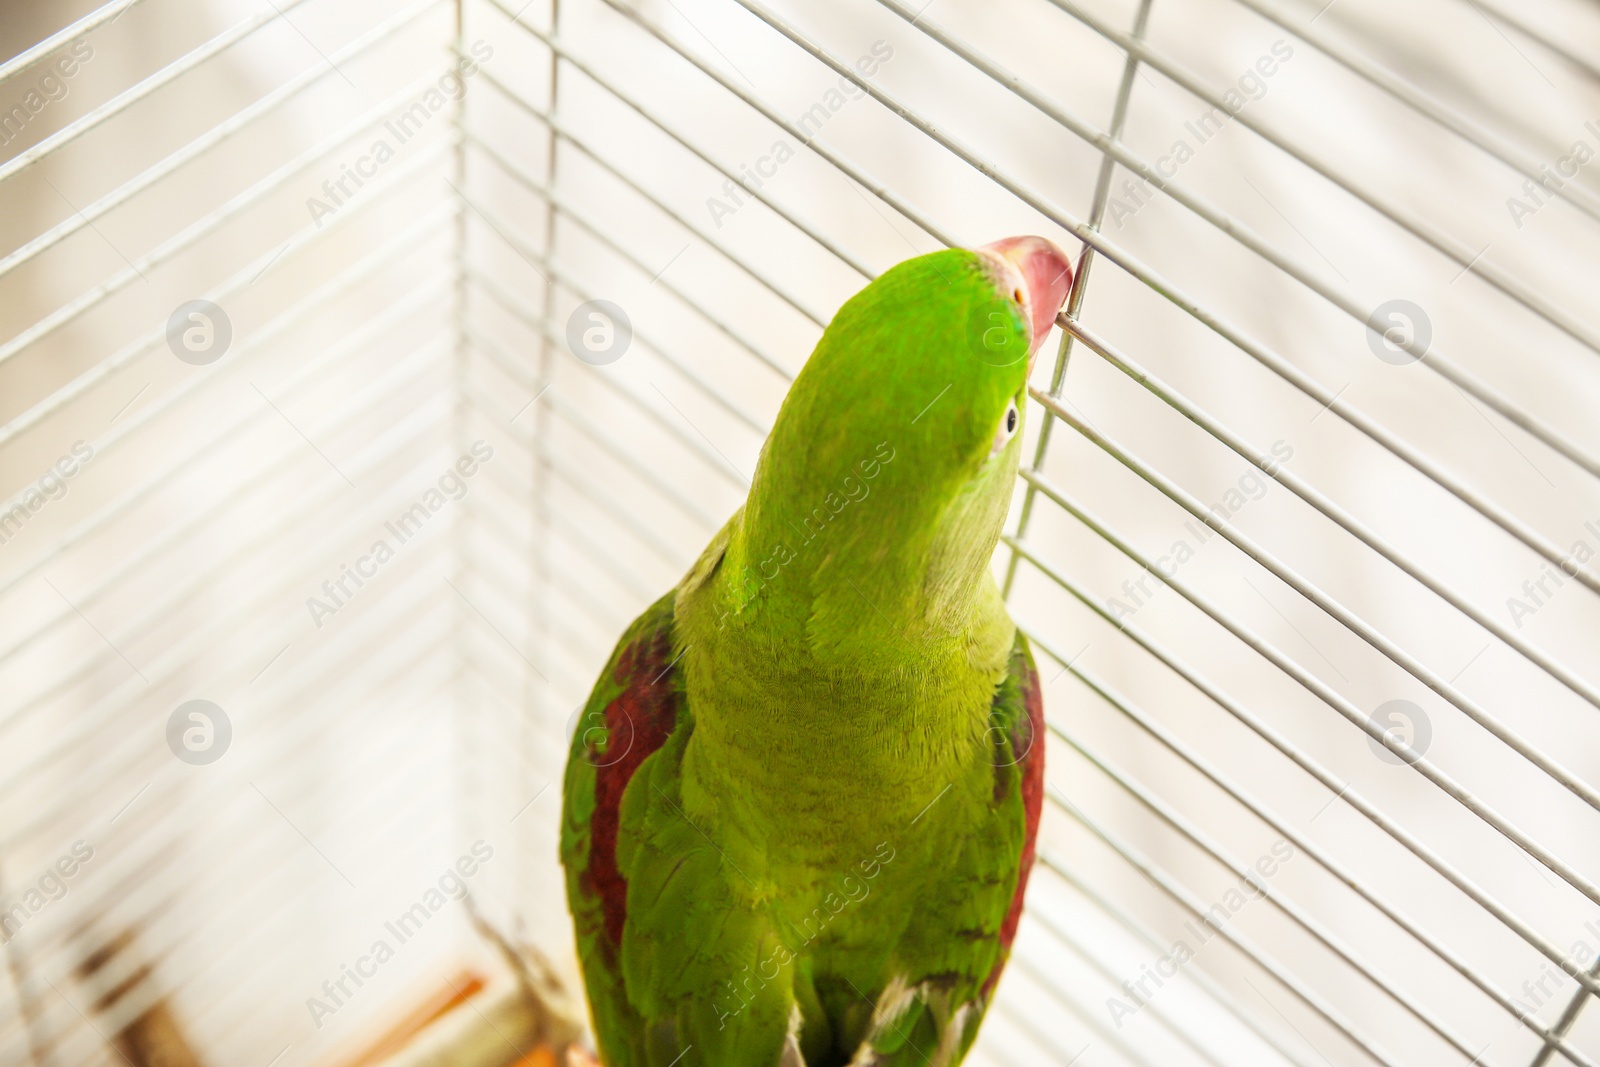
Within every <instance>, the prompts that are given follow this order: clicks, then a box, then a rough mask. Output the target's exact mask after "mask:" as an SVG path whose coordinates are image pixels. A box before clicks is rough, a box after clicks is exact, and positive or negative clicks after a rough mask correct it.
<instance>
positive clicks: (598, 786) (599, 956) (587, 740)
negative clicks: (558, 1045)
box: [561, 593, 689, 1067]
mask: <svg viewBox="0 0 1600 1067" xmlns="http://www.w3.org/2000/svg"><path fill="white" fill-rule="evenodd" d="M672 609H673V595H672V594H670V593H669V594H667V595H666V596H664V597H662V598H661V599H660V600H658V601H656V602H655V603H654V604H652V605H651V606H650V607H649V608H648V609H646V611H645V612H644V614H643V615H641V616H639V618H638V619H636V620H635V621H634V623H633V625H632V626H630V627H629V628H628V630H627V632H626V633H624V634H623V635H622V638H621V640H619V641H618V642H617V646H616V649H615V651H613V652H612V654H611V661H610V662H609V663H607V664H606V667H605V670H604V671H602V672H601V674H600V678H599V680H598V681H596V683H595V687H594V690H593V691H592V692H591V693H590V695H589V700H588V703H587V704H586V705H585V706H584V708H583V713H582V716H581V717H580V718H579V720H578V724H577V728H576V730H575V731H574V733H573V736H572V748H571V752H570V754H569V756H568V759H567V770H566V779H565V782H564V783H563V794H564V804H563V809H562V827H561V863H562V866H563V867H565V868H566V873H567V900H568V903H569V905H570V906H571V908H572V915H573V923H574V926H575V927H576V933H577V941H578V955H579V957H580V959H581V960H582V963H583V972H584V984H585V986H586V987H587V991H588V994H589V1010H590V1013H591V1016H592V1018H593V1021H594V1027H595V1037H596V1039H597V1040H598V1041H599V1044H600V1049H601V1053H602V1055H603V1056H605V1057H606V1058H607V1062H609V1063H612V1064H614V1065H616V1067H643V1065H645V1064H648V1063H650V1062H651V1060H650V1058H649V1056H648V1054H647V1050H646V1048H645V1047H644V1043H645V1031H646V1029H647V1028H646V1025H645V1020H644V1019H643V1018H642V1017H641V1016H640V1014H639V1012H638V1009H637V1008H636V1007H635V1006H634V1005H633V1004H632V1003H631V1002H630V1001H629V999H628V995H627V989H626V986H625V984H624V981H623V975H622V935H623V928H624V924H625V922H626V919H627V893H628V883H627V880H626V878H625V877H624V876H623V874H622V869H621V867H619V865H618V860H617V838H618V831H619V829H620V826H621V817H622V797H623V793H624V792H625V791H626V789H627V787H628V783H629V782H630V781H632V780H633V777H634V774H635V773H636V772H637V771H638V770H639V767H640V765H641V764H642V763H644V761H645V760H646V759H647V758H648V757H649V756H651V755H652V754H653V753H655V752H656V751H658V750H659V749H660V748H661V747H662V745H663V744H665V743H666V741H667V739H668V738H669V737H671V736H672V734H673V731H674V730H675V729H676V728H677V727H678V726H679V720H680V715H679V712H680V707H681V705H682V704H683V703H684V696H683V692H682V686H681V684H680V683H679V681H678V678H677V677H676V673H677V672H676V663H675V660H674V653H673V651H672V644H673V642H672V614H673V610H672ZM685 720H686V717H685ZM684 727H685V729H688V728H689V727H688V723H687V721H685V722H684Z"/></svg>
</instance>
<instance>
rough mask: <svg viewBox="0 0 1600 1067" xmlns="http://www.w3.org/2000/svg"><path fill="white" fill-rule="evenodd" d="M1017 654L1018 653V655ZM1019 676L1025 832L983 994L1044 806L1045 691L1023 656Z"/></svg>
mask: <svg viewBox="0 0 1600 1067" xmlns="http://www.w3.org/2000/svg"><path fill="white" fill-rule="evenodd" d="M1019 658H1020V657H1019ZM1022 664H1023V671H1022V677H1021V678H1020V679H1019V680H1018V682H1019V688H1020V690H1021V696H1022V703H1023V706H1024V707H1025V708H1026V709H1027V715H1026V716H1018V717H1017V721H1016V722H1015V723H1014V724H1013V727H1012V734H1011V751H1013V752H1021V753H1023V756H1022V759H1021V769H1022V782H1021V787H1022V811H1023V818H1024V820H1025V822H1024V836H1023V839H1022V856H1021V858H1020V860H1019V863H1018V870H1017V888H1016V891H1015V892H1014V893H1012V895H1011V907H1010V908H1009V909H1007V911H1006V917H1005V921H1004V922H1003V923H1001V925H1000V956H999V958H998V959H997V960H996V961H995V966H994V970H992V971H990V972H989V977H988V978H986V979H985V980H984V983H983V995H984V997H985V998H987V997H988V996H989V993H990V991H991V990H992V989H993V988H994V984H995V983H996V982H998V981H999V980H1000V971H1001V969H1002V968H1003V967H1004V966H1005V961H1006V958H1007V957H1008V956H1010V954H1011V942H1012V939H1014V938H1015V937H1016V936H1017V923H1018V922H1019V921H1020V920H1021V919H1022V898H1023V895H1024V894H1025V893H1026V892H1027V889H1028V875H1029V874H1030V873H1031V872H1032V871H1033V855H1034V844H1035V842H1036V841H1037V839H1038V836H1039V812H1040V810H1041V808H1042V807H1043V806H1044V749H1045V744H1044V739H1045V732H1044V693H1043V692H1042V691H1041V690H1040V689H1039V672H1038V671H1036V670H1034V669H1033V666H1032V664H1030V663H1028V662H1027V660H1026V659H1025V658H1024V659H1023V660H1022Z"/></svg>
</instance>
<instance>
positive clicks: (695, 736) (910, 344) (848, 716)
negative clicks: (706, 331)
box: [561, 237, 1072, 1067]
mask: <svg viewBox="0 0 1600 1067" xmlns="http://www.w3.org/2000/svg"><path fill="white" fill-rule="evenodd" d="M1071 277H1072V274H1071V268H1070V266H1069V264H1068V262H1067V259H1066V257H1065V255H1064V254H1063V253H1062V252H1061V250H1060V249H1058V248H1056V246H1055V245H1053V244H1051V243H1050V242H1049V241H1046V240H1045V239H1043V238H1040V237H1017V238H1009V239H1007V240H1004V241H999V242H996V243H994V244H992V245H987V246H985V247H983V248H981V249H977V250H969V249H950V250H947V251H943V252H935V253H933V254H931V255H925V256H919V257H917V258H915V259H911V260H908V261H906V262H904V263H901V264H899V265H898V266H896V267H894V268H893V269H891V270H889V271H887V272H886V273H884V274H883V275H882V276H880V277H879V278H877V279H876V280H875V281H873V282H872V283H871V284H870V285H868V286H867V287H866V288H864V289H863V290H861V292H859V293H857V294H856V295H855V296H853V297H851V298H850V300H848V301H847V302H846V303H845V304H844V306H843V307H841V308H840V309H839V312H838V314H837V315H835V316H834V319H833V321H832V322H831V323H830V324H829V325H828V327H827V329H826V331H825V332H824V333H823V336H822V339H821V340H820V341H819V342H818V344H817V347H816V349H815V351H814V352H813V353H812V355H811V358H810V360H809V361H808V362H807V363H806V365H805V367H804V369H803V370H802V371H801V373H800V375H799V377H797V378H796V379H795V382H794V385H793V387H792V388H791V389H790V391H789V395H788V397H787V398H786V399H785V400H784V403H783V407H782V409H781V410H780V411H779V413H778V418H777V422H776V424H775V425H774V426H773V429H772V433H771V435H770V437H769V438H768V440H767V442H766V445H765V447H764V449H763V451H762V454H761V459H760V462H759V465H758V467H757V470H756V475H755V479H754V482H753V484H752V486H751V489H750V494H749V497H748V498H747V500H746V501H745V504H744V506H743V507H742V508H740V510H739V511H738V512H736V513H735V514H734V516H733V517H732V518H731V519H730V520H729V521H728V523H727V525H726V526H724V527H723V528H722V530H721V531H720V532H719V533H718V534H717V535H716V537H714V538H713V539H712V541H711V543H710V545H708V546H707V548H706V550H705V552H704V553H703V554H702V555H701V556H700V558H699V560H698V561H697V562H696V563H695V564H694V566H693V567H692V568H691V569H690V571H689V573H688V574H687V575H686V576H685V577H684V578H683V580H682V581H681V582H680V583H679V584H678V586H677V588H675V589H673V590H672V591H671V592H669V593H668V594H667V595H666V596H664V597H662V598H661V599H660V600H658V601H657V602H656V603H655V604H653V605H652V606H651V607H650V608H649V609H648V610H646V611H645V613H644V614H643V615H641V616H640V617H639V618H638V619H637V620H636V621H635V622H634V623H633V625H632V626H631V627H630V628H629V629H628V631H627V633H625V634H624V635H623V636H622V639H621V641H619V642H618V644H617V647H616V651H615V652H614V653H613V654H612V657H611V661H610V662H609V663H608V664H607V665H606V667H605V670H604V671H603V672H602V673H601V675H600V678H599V681H598V682H596V683H595V687H594V691H593V693H591V694H590V696H589V701H588V704H587V706H586V707H585V709H584V712H583V715H582V716H581V718H580V719H579V722H578V725H577V729H576V732H575V733H574V735H573V738H572V748H571V753H570V755H569V757H568V762H567V770H566V779H565V787H564V805H563V815H562V839H561V860H562V864H563V866H564V867H565V868H566V877H567V899H568V903H569V906H570V907H571V909H572V915H573V919H574V922H575V926H576V930H577V942H578V953H579V956H580V958H581V962H582V967H583V973H584V980H585V984H586V987H587V992H588V999H589V1007H590V1012H591V1017H592V1019H593V1023H594V1030H595V1035H596V1037H597V1039H598V1043H599V1052H600V1056H601V1059H602V1060H603V1061H604V1062H605V1064H607V1065H608V1067H669V1065H677V1067H702V1065H703V1067H802V1065H807V1067H830V1065H843V1064H875V1065H896V1067H898V1065H906V1067H910V1065H912V1064H915V1065H917V1067H945V1065H952V1064H956V1063H959V1062H960V1061H961V1059H962V1058H963V1057H964V1056H965V1054H966V1052H967V1049H968V1047H969V1046H970V1045H971V1043H972V1041H973V1039H974V1037H975V1036H976V1034H977V1029H978V1024H979V1022H980V1021H981V1019H982V1017H983V1014H984V1011H985V1009H986V1008H987V1006H988V1003H989V999H990V996H991V994H992V991H993V989H994V985H995V982H996V980H997V979H998V978H999V975H1000V970H1001V967H1002V966H1003V965H1004V963H1005V960H1006V957H1007V954H1008V952H1009V949H1010V943H1011V939H1012V936H1013V934H1014V933H1015V930H1016V925H1017V919H1018V917H1019V915H1020V913H1021V908H1022V895H1023V889H1024V886H1025V885H1026V882H1027V877H1028V871H1029V869H1030V867H1031V866H1032V863H1033V841H1034V834H1035V831H1036V828H1037V826H1038V820H1039V808H1040V801H1041V799H1042V794H1043V781H1044V748H1045V745H1044V737H1043V710H1042V704H1041V697H1040V691H1039V684H1038V678H1037V676H1036V675H1035V673H1034V668H1033V661H1032V657H1031V655H1030V653H1029V650H1028V645H1027V642H1026V641H1025V640H1024V638H1023V637H1022V635H1021V634H1019V633H1018V632H1017V630H1016V627H1015V626H1014V625H1013V623H1012V622H1011V619H1010V618H1009V616H1008V615H1007V614H1006V609H1005V605H1004V603H1003V601H1002V599H1001V596H1000V592H999V589H998V588H997V587H996V585H995V582H994V579H993V577H992V575H991V573H990V569H989V566H990V557H991V556H992V554H993V552H994V548H995V544H996V543H997V541H998V539H999V536H1000V529H1001V525H1002V523H1003V522H1004V520H1005V516H1006V511H1007V509H1008V507H1009V505H1010V500H1011V493H1012V487H1013V484H1014V482H1015V478H1016V472H1017V465H1018V454H1019V451H1020V449H1021V446H1022V439H1021V429H1022V418H1023V414H1024V412H1025V410H1026V399H1027V397H1026V389H1027V377H1028V372H1029V370H1030V368H1031V366H1032V362H1033V358H1034V356H1035V355H1036V353H1037V352H1038V349H1039V346H1040V344H1041V343H1042V342H1043V339H1044V337H1045V335H1046V334H1047V333H1048V332H1049V330H1050V326H1051V324H1052V322H1053V321H1054V319H1055V316H1056V313H1057V311H1058V310H1059V309H1060V307H1061V304H1062V301H1063V299H1064V297H1065V296H1066V293H1067V291H1068V288H1069V286H1070V284H1071Z"/></svg>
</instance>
